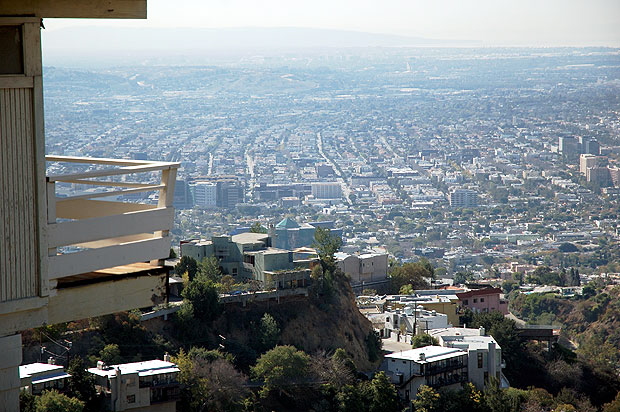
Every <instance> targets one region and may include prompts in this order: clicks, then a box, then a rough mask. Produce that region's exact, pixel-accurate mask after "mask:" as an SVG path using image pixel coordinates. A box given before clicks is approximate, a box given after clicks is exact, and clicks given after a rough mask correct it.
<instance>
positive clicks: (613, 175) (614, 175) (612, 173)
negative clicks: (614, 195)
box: [608, 167, 620, 187]
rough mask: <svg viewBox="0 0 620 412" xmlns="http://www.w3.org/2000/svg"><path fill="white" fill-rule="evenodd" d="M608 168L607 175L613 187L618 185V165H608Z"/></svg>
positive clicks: (619, 177)
mask: <svg viewBox="0 0 620 412" xmlns="http://www.w3.org/2000/svg"><path fill="white" fill-rule="evenodd" d="M608 169H609V177H610V179H611V182H612V183H613V185H614V186H615V187H620V168H619V167H610V168H608Z"/></svg>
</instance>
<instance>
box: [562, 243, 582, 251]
mask: <svg viewBox="0 0 620 412" xmlns="http://www.w3.org/2000/svg"><path fill="white" fill-rule="evenodd" d="M558 250H559V251H560V252H562V253H571V252H578V251H579V249H578V248H577V246H575V245H574V244H572V243H570V242H564V243H562V244H561V245H560V246H558Z"/></svg>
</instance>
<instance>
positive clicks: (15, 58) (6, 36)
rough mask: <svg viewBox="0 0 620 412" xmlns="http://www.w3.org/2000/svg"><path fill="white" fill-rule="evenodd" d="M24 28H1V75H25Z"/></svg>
mask: <svg viewBox="0 0 620 412" xmlns="http://www.w3.org/2000/svg"><path fill="white" fill-rule="evenodd" d="M22 43H23V40H22V26H0V56H2V64H0V74H23V73H24V56H23V46H22Z"/></svg>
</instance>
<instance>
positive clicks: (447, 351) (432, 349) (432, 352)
mask: <svg viewBox="0 0 620 412" xmlns="http://www.w3.org/2000/svg"><path fill="white" fill-rule="evenodd" d="M420 355H424V359H420ZM461 355H467V353H466V352H464V351H462V350H460V349H457V348H444V347H443V346H424V347H422V348H416V349H411V350H407V351H403V352H398V353H391V354H389V355H385V357H386V358H393V359H403V360H410V361H414V362H416V363H420V364H422V363H432V362H438V361H441V360H444V359H450V358H455V357H457V356H461Z"/></svg>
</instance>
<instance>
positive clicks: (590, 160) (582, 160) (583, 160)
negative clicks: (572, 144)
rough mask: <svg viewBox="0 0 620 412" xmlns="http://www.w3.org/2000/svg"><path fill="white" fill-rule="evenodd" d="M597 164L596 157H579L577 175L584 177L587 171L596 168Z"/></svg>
mask: <svg viewBox="0 0 620 412" xmlns="http://www.w3.org/2000/svg"><path fill="white" fill-rule="evenodd" d="M598 162H599V158H598V156H595V155H592V154H581V155H579V173H581V174H582V175H584V176H585V175H586V172H587V170H588V169H589V168H591V167H595V166H597V165H598Z"/></svg>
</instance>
